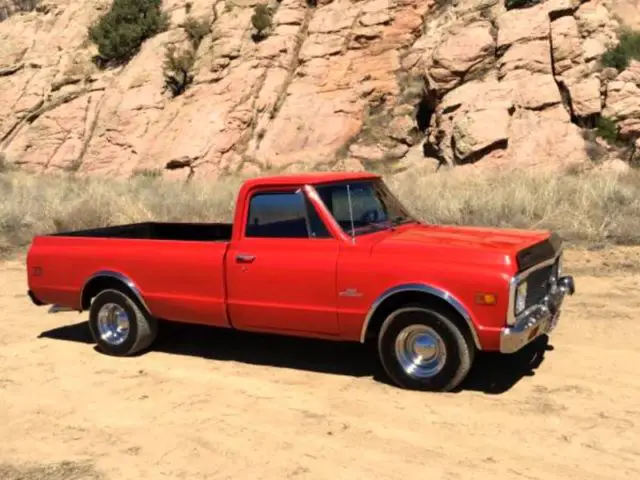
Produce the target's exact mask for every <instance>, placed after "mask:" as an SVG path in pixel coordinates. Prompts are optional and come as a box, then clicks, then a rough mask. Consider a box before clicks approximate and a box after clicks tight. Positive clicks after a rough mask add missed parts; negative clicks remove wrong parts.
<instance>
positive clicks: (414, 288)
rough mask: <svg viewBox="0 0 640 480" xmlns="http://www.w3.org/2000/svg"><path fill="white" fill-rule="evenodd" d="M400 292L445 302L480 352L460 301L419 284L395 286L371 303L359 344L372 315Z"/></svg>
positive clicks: (445, 293)
mask: <svg viewBox="0 0 640 480" xmlns="http://www.w3.org/2000/svg"><path fill="white" fill-rule="evenodd" d="M402 292H422V293H426V294H429V295H433V296H434V297H437V298H440V299H441V300H444V301H445V302H447V303H448V304H449V305H451V307H453V308H454V309H455V310H456V311H457V312H458V313H459V314H460V315H461V316H462V318H464V321H465V322H466V323H467V325H468V326H469V330H470V331H471V336H472V337H473V342H474V343H475V345H476V348H477V349H478V350H481V347H480V339H479V338H478V333H477V332H476V329H475V327H474V325H473V322H472V321H471V315H469V312H468V311H467V309H466V308H464V306H463V305H462V304H461V303H460V301H458V299H457V298H455V297H454V296H453V295H451V294H450V293H449V292H447V291H445V290H440V289H439V288H435V287H431V286H429V285H424V284H421V283H409V284H405V285H397V286H395V287H392V288H390V289H388V290H386V291H385V292H383V293H382V294H381V295H380V296H379V297H378V298H376V300H375V301H374V302H373V305H371V308H369V311H368V312H367V316H366V318H365V321H364V324H363V325H362V331H361V332H360V343H364V342H365V338H366V335H367V329H368V328H369V323H370V322H371V319H372V318H373V315H374V314H375V312H376V310H377V309H378V307H379V306H380V305H381V304H382V303H383V302H384V301H385V300H386V299H388V298H389V297H391V296H392V295H395V294H397V293H402Z"/></svg>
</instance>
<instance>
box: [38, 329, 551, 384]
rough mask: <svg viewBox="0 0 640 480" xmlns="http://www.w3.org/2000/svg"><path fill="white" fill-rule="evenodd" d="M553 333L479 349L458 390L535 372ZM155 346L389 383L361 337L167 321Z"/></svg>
mask: <svg viewBox="0 0 640 480" xmlns="http://www.w3.org/2000/svg"><path fill="white" fill-rule="evenodd" d="M38 338H49V339H55V340H66V341H71V342H79V343H86V344H92V343H93V340H92V339H91V334H90V332H89V327H88V324H87V322H80V323H76V324H73V325H66V326H62V327H58V328H54V329H51V330H47V331H45V332H42V333H41V334H40V335H39V337H38ZM548 342H549V341H548V337H546V336H542V337H539V338H538V339H537V340H536V341H534V342H532V343H531V344H530V345H528V346H527V347H525V348H524V349H522V350H521V351H520V352H517V353H515V354H512V355H500V354H495V353H479V354H478V355H477V356H476V360H475V362H474V365H473V368H472V369H471V372H469V375H468V377H467V379H466V380H465V381H464V382H463V384H462V385H461V387H460V388H458V390H457V391H458V392H459V391H464V390H471V391H478V392H483V393H487V394H501V393H505V392H507V391H508V390H510V389H511V388H512V387H513V386H515V385H516V384H517V383H518V382H519V381H520V380H522V379H523V378H524V377H531V376H533V375H535V370H536V369H537V368H538V367H539V366H540V364H541V363H542V362H543V361H544V354H545V352H546V351H549V350H553V347H552V346H551V345H549V343H548ZM153 350H154V351H156V352H163V353H168V354H173V355H181V356H196V357H201V358H206V359H211V360H217V361H234V362H241V363H246V364H248V365H260V366H270V367H283V368H291V369H296V370H306V371H312V372H319V373H329V374H337V375H347V376H353V377H367V376H370V377H373V379H374V380H376V381H378V382H381V383H385V384H390V383H389V380H388V379H387V377H386V374H385V373H384V370H383V368H382V366H381V365H380V362H379V361H378V359H377V356H376V352H375V348H374V347H371V346H365V345H361V344H357V343H343V342H331V341H324V340H313V339H305V338H296V337H286V336H279V335H267V334H257V333H247V332H238V331H233V330H226V329H219V328H212V327H205V326H201V325H187V324H179V323H174V322H171V323H163V324H162V325H161V334H160V335H159V337H158V340H157V342H156V344H155V345H154V346H153Z"/></svg>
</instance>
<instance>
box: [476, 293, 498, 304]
mask: <svg viewBox="0 0 640 480" xmlns="http://www.w3.org/2000/svg"><path fill="white" fill-rule="evenodd" d="M497 301H498V299H497V297H496V296H495V294H493V293H476V303H477V304H478V305H495V304H496V302H497Z"/></svg>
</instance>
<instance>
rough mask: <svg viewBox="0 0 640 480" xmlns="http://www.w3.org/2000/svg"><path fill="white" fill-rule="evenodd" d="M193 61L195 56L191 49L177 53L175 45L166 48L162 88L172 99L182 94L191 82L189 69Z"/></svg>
mask: <svg viewBox="0 0 640 480" xmlns="http://www.w3.org/2000/svg"><path fill="white" fill-rule="evenodd" d="M195 61H196V56H195V53H194V51H193V50H192V49H186V50H183V51H181V52H177V51H176V47H175V45H170V46H169V47H167V51H166V53H165V58H164V86H165V89H167V90H169V91H170V92H171V94H172V95H173V96H174V97H176V96H178V95H180V94H182V93H184V91H185V90H186V89H187V88H188V87H189V85H191V83H192V82H193V74H192V73H191V69H192V68H193V65H194V64H195Z"/></svg>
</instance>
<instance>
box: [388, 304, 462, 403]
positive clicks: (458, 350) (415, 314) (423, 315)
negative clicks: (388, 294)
mask: <svg viewBox="0 0 640 480" xmlns="http://www.w3.org/2000/svg"><path fill="white" fill-rule="evenodd" d="M416 326H417V327H418V328H424V327H426V328H429V329H431V331H432V333H433V332H435V333H436V334H437V337H439V340H440V341H441V342H440V344H439V348H440V349H442V348H443V347H444V351H445V352H446V358H445V359H444V360H443V361H442V362H441V366H440V369H439V370H436V372H435V373H434V374H433V375H431V376H423V377H422V378H418V377H416V376H412V375H410V374H409V373H408V372H407V371H406V370H405V369H404V368H403V367H402V363H401V361H400V359H399V357H398V355H397V354H396V339H398V337H399V335H400V334H401V333H402V332H403V330H405V329H406V328H408V327H412V328H413V327H416ZM437 337H434V338H437ZM378 355H379V356H380V361H381V363H382V366H383V367H384V370H385V371H386V373H387V375H388V376H389V378H390V379H391V381H392V382H393V383H394V384H395V385H397V386H399V387H401V388H406V389H410V390H422V391H434V392H448V391H451V390H453V389H455V388H456V387H457V386H458V385H460V383H461V382H462V381H463V380H464V379H465V377H466V376H467V374H468V373H469V370H470V369H471V364H472V363H473V359H474V357H475V345H474V344H473V343H472V341H471V340H470V339H467V338H466V337H465V335H464V334H463V332H461V331H460V329H459V328H458V327H457V326H456V324H455V323H454V322H453V321H452V320H451V319H450V318H448V316H447V315H445V314H443V313H442V312H439V311H437V310H435V309H432V308H429V307H428V306H425V305H422V304H416V303H412V304H407V305H403V306H401V307H400V308H398V309H397V310H395V311H393V312H391V314H390V315H389V316H388V317H387V318H386V319H385V321H384V323H383V325H382V328H381V330H380V335H379V336H378Z"/></svg>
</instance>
